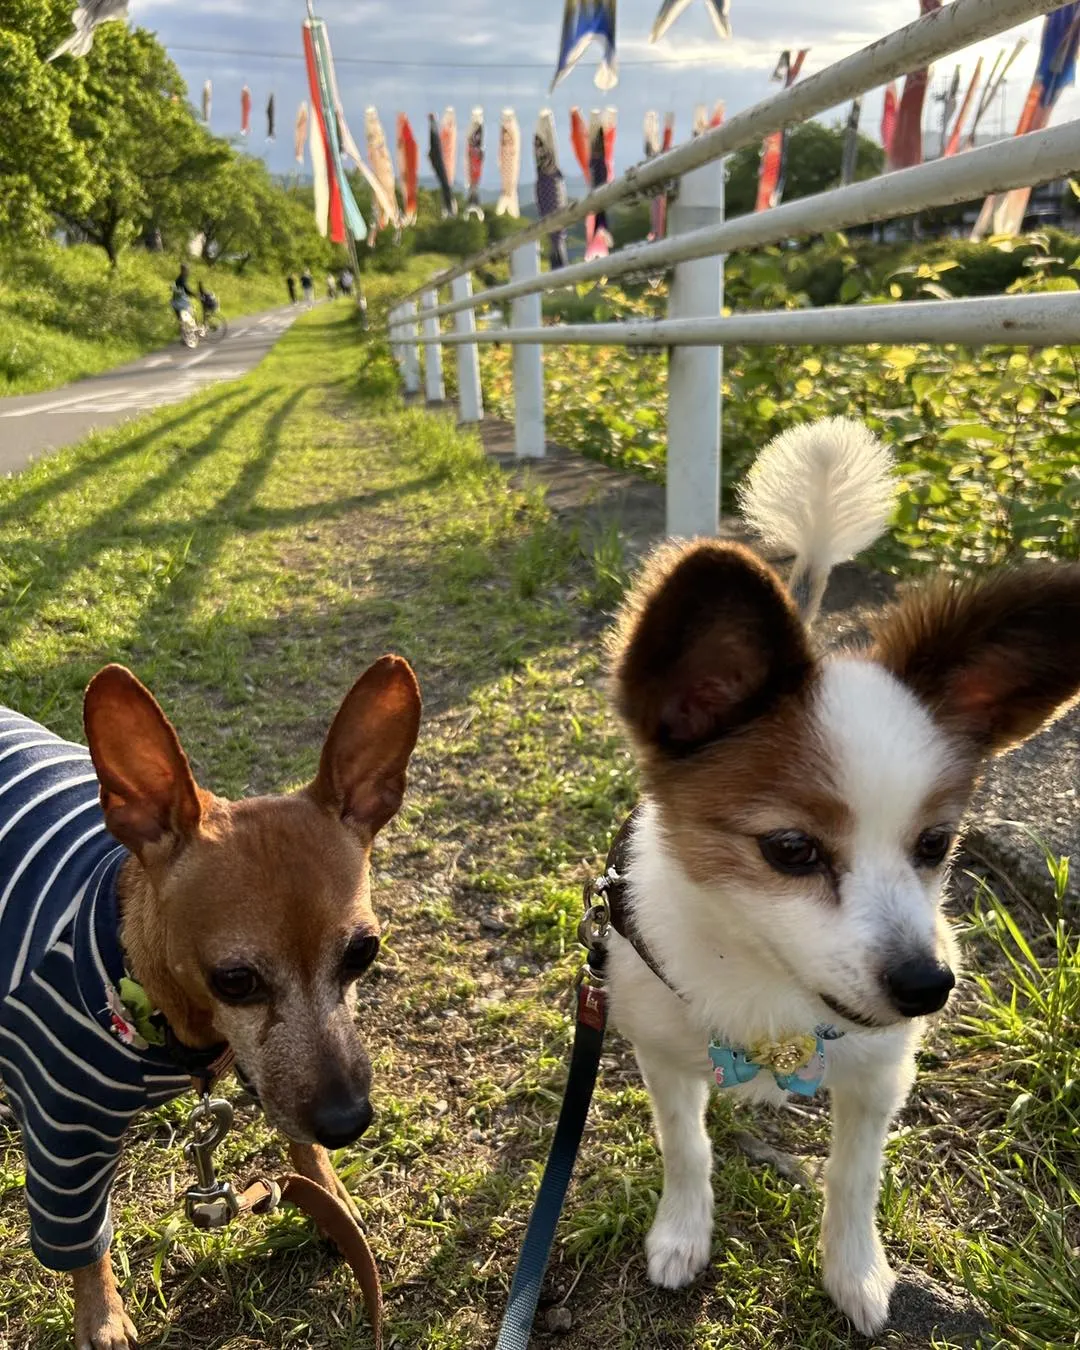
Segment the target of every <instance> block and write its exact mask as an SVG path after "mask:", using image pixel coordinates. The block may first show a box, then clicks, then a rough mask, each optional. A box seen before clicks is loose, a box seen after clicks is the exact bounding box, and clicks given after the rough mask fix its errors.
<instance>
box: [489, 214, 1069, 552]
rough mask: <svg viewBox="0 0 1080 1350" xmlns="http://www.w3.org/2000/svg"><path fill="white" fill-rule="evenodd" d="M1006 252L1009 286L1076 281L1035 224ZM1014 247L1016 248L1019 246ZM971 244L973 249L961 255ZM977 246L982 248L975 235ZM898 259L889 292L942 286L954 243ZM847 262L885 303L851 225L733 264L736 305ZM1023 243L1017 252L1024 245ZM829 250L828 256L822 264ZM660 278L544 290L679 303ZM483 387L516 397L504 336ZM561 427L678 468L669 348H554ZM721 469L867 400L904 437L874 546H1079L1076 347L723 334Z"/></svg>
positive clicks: (742, 466)
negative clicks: (849, 236)
mask: <svg viewBox="0 0 1080 1350" xmlns="http://www.w3.org/2000/svg"><path fill="white" fill-rule="evenodd" d="M984 247H985V249H986V251H988V252H991V253H992V252H995V251H997V252H1001V253H1002V256H1004V257H1005V259H1006V263H1007V264H1008V265H1007V267H1005V266H1003V269H1002V273H1001V275H1002V277H1006V276H1014V277H1015V280H1014V281H1013V283H1012V289H1014V290H1018V289H1024V290H1034V289H1042V288H1054V289H1063V288H1065V289H1077V279H1076V273H1077V272H1078V271H1080V263H1073V264H1072V265H1071V270H1070V269H1069V267H1068V266H1067V265H1066V264H1065V263H1063V262H1060V261H1055V260H1056V259H1060V258H1061V257H1062V256H1063V254H1064V250H1063V251H1062V253H1056V252H1052V251H1051V248H1050V243H1049V241H1048V240H1047V239H1045V238H1042V237H1038V236H1031V237H1029V238H1028V239H1026V240H1025V241H1023V243H1022V245H1021V246H1020V247H1019V248H1017V249H1014V250H1011V251H1008V248H1007V246H1006V248H1004V249H1003V248H1001V247H1000V246H999V247H998V248H997V249H996V250H995V246H993V245H988V246H984ZM1017 254H1019V259H1018V258H1017ZM965 256H966V255H965ZM979 256H982V254H981V253H980V254H979ZM910 257H911V255H910V254H909V253H907V252H906V251H901V252H900V253H896V252H895V251H894V252H893V254H892V256H891V258H890V261H889V268H888V271H887V272H886V274H885V278H886V295H887V296H888V297H892V298H897V299H901V298H908V297H911V296H919V297H922V298H926V297H927V296H946V295H948V294H949V289H951V288H952V286H953V285H954V283H955V281H956V279H957V278H959V277H960V274H961V272H962V271H963V267H962V264H961V263H960V261H959V259H953V258H950V259H944V260H942V261H940V262H938V263H936V264H935V263H933V262H928V261H925V260H924V261H919V262H916V261H904V259H905V258H910ZM837 261H839V262H840V265H841V267H842V271H843V280H842V282H841V285H840V287H839V291H838V298H840V299H842V300H845V301H850V302H851V303H857V302H859V301H863V302H870V303H873V302H875V301H877V300H880V299H881V298H882V297H881V295H880V293H879V292H877V291H875V290H874V289H873V287H874V280H873V275H872V273H871V271H870V269H868V268H867V267H866V266H865V265H863V264H861V263H860V261H859V257H858V255H857V254H856V252H855V250H853V249H852V248H850V247H849V246H848V245H847V242H846V241H845V240H844V239H843V238H842V236H837V237H835V238H833V239H829V240H825V241H823V242H822V243H820V244H819V245H817V246H815V247H814V248H812V249H809V250H806V251H803V252H799V251H795V250H792V251H787V250H782V249H762V250H759V251H758V252H757V253H753V254H748V255H744V256H740V257H739V258H737V259H734V260H732V261H731V262H730V264H729V268H728V285H727V300H728V303H729V304H731V305H732V306H733V307H735V308H741V309H769V308H784V307H787V308H795V307H800V306H805V305H808V304H809V303H810V297H809V295H808V294H807V293H806V291H805V290H799V289H796V288H795V287H794V284H793V282H794V279H797V278H803V279H806V280H808V282H818V281H820V282H821V284H822V285H823V286H824V285H825V283H826V282H828V283H829V284H831V281H832V280H833V279H835V267H834V266H832V264H835V262H837ZM1018 261H1019V266H1017V265H1016V264H1017V262H1018ZM827 265H828V266H827ZM666 303H667V294H666V287H665V286H663V285H660V284H657V285H653V286H643V287H637V288H627V289H626V290H622V291H620V290H617V289H615V288H614V287H611V286H607V287H605V288H604V289H603V290H602V291H601V290H599V289H596V290H590V289H588V288H586V287H580V288H578V289H577V290H576V291H568V292H566V293H564V294H563V295H562V296H552V297H549V299H548V311H549V313H551V314H557V315H558V317H559V318H560V319H562V320H564V321H588V320H589V319H593V320H598V321H602V320H607V319H611V318H622V319H629V318H652V317H657V316H659V315H661V314H662V313H663V311H664V309H665V307H666ZM482 360H483V367H484V372H485V397H486V399H487V402H488V406H489V407H491V408H492V410H493V411H495V412H504V411H505V412H509V411H510V410H511V408H512V386H511V378H510V354H509V349H506V348H503V349H499V350H492V349H491V348H490V347H489V348H485V349H483V357H482ZM545 362H546V369H547V390H548V409H547V417H548V427H549V431H550V434H551V436H552V437H553V439H555V440H557V441H559V442H561V443H562V444H564V445H567V446H569V447H570V448H572V449H576V450H579V451H580V452H581V453H583V454H587V455H592V456H594V457H596V458H600V459H603V460H605V461H607V462H609V463H611V464H614V465H617V466H619V467H624V468H632V469H634V470H636V471H638V472H641V473H644V474H646V475H648V476H649V477H652V478H662V477H663V476H664V472H665V468H666V417H667V364H666V357H665V356H664V355H663V354H660V353H654V352H648V351H644V352H643V351H635V350H633V349H627V348H590V347H564V348H555V347H553V348H549V349H548V351H547V352H546V354H545ZM723 396H724V401H723V451H722V466H723V487H724V502H725V507H726V508H728V509H730V508H731V507H732V506H733V500H732V489H733V487H734V484H735V483H736V482H737V481H738V480H739V478H741V476H742V475H743V473H745V471H746V469H747V467H748V466H749V464H750V463H751V461H752V460H753V459H754V457H755V456H756V454H757V453H758V451H759V450H760V449H761V447H762V446H763V445H764V444H765V443H766V442H767V441H768V440H769V439H770V438H771V437H773V436H775V435H776V434H777V433H778V432H780V431H783V430H785V429H786V428H788V427H790V426H792V425H796V424H799V423H803V422H808V421H812V420H814V419H816V418H819V417H827V416H836V415H843V416H851V417H859V418H861V419H863V420H864V421H865V422H867V423H868V424H869V426H870V427H871V428H872V429H873V430H874V431H876V432H877V433H879V434H880V435H881V436H882V437H883V438H884V439H885V441H886V442H887V443H888V444H889V445H890V446H892V447H893V448H894V450H895V451H896V453H897V458H898V462H899V463H898V475H899V486H900V493H899V499H898V504H897V510H896V515H895V518H894V521H893V526H892V530H891V532H890V535H889V537H888V538H887V540H886V541H885V542H884V543H883V544H882V545H881V546H879V548H878V550H877V554H876V561H877V562H878V563H879V564H880V565H881V566H885V567H890V568H893V569H904V570H912V569H914V570H918V569H919V568H931V567H933V568H940V567H942V566H945V567H948V568H950V569H953V570H957V571H964V570H967V569H970V568H973V567H979V566H982V565H984V564H985V563H987V562H993V561H1000V560H1003V559H1008V558H1015V557H1019V556H1024V555H1026V556H1033V557H1058V558H1080V457H1078V456H1077V453H1076V445H1077V443H1078V439H1080V348H1075V349H1074V348H1066V347H1051V348H1045V349H1042V350H1038V351H1024V350H1017V349H1016V348H1013V347H985V348H980V349H978V350H977V351H969V350H967V349H965V348H962V347H959V346H955V345H950V346H945V347H933V346H930V345H929V344H923V343H920V344H918V345H917V346H908V347H887V346H882V345H879V344H878V345H869V346H864V347H831V348H817V349H815V348H810V347H748V348H741V347H738V346H732V347H728V348H726V349H725V352H724V389H723Z"/></svg>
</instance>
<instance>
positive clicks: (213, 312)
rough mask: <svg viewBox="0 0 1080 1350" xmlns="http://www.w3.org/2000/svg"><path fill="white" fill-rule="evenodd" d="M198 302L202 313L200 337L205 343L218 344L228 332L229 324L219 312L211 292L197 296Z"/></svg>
mask: <svg viewBox="0 0 1080 1350" xmlns="http://www.w3.org/2000/svg"><path fill="white" fill-rule="evenodd" d="M199 301H200V303H201V304H202V312H203V321H202V334H201V336H202V337H203V338H204V340H205V341H207V342H220V341H221V339H222V338H223V337H224V336H225V334H226V333H227V332H228V331H229V324H228V321H227V320H226V318H225V316H224V314H222V312H221V306H220V304H219V303H218V298H217V296H216V295H215V294H214V293H213V291H203V292H201V294H200V295H199Z"/></svg>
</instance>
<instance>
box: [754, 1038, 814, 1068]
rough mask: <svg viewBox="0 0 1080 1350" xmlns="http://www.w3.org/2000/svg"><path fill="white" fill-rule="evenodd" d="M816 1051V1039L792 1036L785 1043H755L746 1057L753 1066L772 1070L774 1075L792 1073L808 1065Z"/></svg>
mask: <svg viewBox="0 0 1080 1350" xmlns="http://www.w3.org/2000/svg"><path fill="white" fill-rule="evenodd" d="M816 1051H817V1039H816V1037H814V1036H810V1035H803V1036H792V1037H791V1038H790V1039H788V1040H786V1041H757V1042H756V1043H755V1044H754V1045H752V1046H750V1049H749V1051H748V1055H749V1058H750V1060H751V1061H752V1062H753V1063H754V1064H760V1065H761V1066H762V1067H763V1068H766V1069H772V1071H773V1072H774V1073H794V1072H795V1070H796V1069H801V1068H802V1066H803V1065H804V1064H809V1063H810V1060H811V1059H812V1057H813V1056H814V1054H815V1052H816Z"/></svg>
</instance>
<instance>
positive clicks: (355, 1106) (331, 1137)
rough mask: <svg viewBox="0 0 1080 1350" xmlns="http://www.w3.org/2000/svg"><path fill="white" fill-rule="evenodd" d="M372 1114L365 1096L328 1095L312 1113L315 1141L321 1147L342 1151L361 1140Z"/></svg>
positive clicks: (320, 1100) (318, 1103)
mask: <svg viewBox="0 0 1080 1350" xmlns="http://www.w3.org/2000/svg"><path fill="white" fill-rule="evenodd" d="M374 1115H375V1113H374V1111H372V1109H371V1102H370V1101H368V1099H367V1098H366V1097H350V1096H346V1095H344V1094H341V1095H339V1094H336V1093H330V1094H327V1095H326V1096H325V1097H322V1098H320V1099H319V1101H318V1102H317V1103H316V1106H315V1110H314V1112H313V1113H312V1120H311V1123H312V1128H313V1130H314V1134H315V1139H316V1141H317V1142H318V1143H320V1144H322V1146H323V1148H344V1147H345V1145H346V1144H351V1143H352V1142H353V1141H354V1140H356V1139H359V1138H360V1136H361V1135H362V1134H363V1133H364V1131H365V1130H366V1129H367V1127H368V1126H369V1125H370V1124H371V1122H372V1119H373V1118H374Z"/></svg>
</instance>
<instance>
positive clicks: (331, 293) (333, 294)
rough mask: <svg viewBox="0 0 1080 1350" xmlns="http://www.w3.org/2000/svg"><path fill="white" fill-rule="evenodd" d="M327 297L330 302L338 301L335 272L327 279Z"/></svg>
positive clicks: (328, 275)
mask: <svg viewBox="0 0 1080 1350" xmlns="http://www.w3.org/2000/svg"><path fill="white" fill-rule="evenodd" d="M326 296H327V299H328V300H336V299H337V282H336V281H335V280H334V274H333V272H330V273H328V274H327V278H326Z"/></svg>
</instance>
